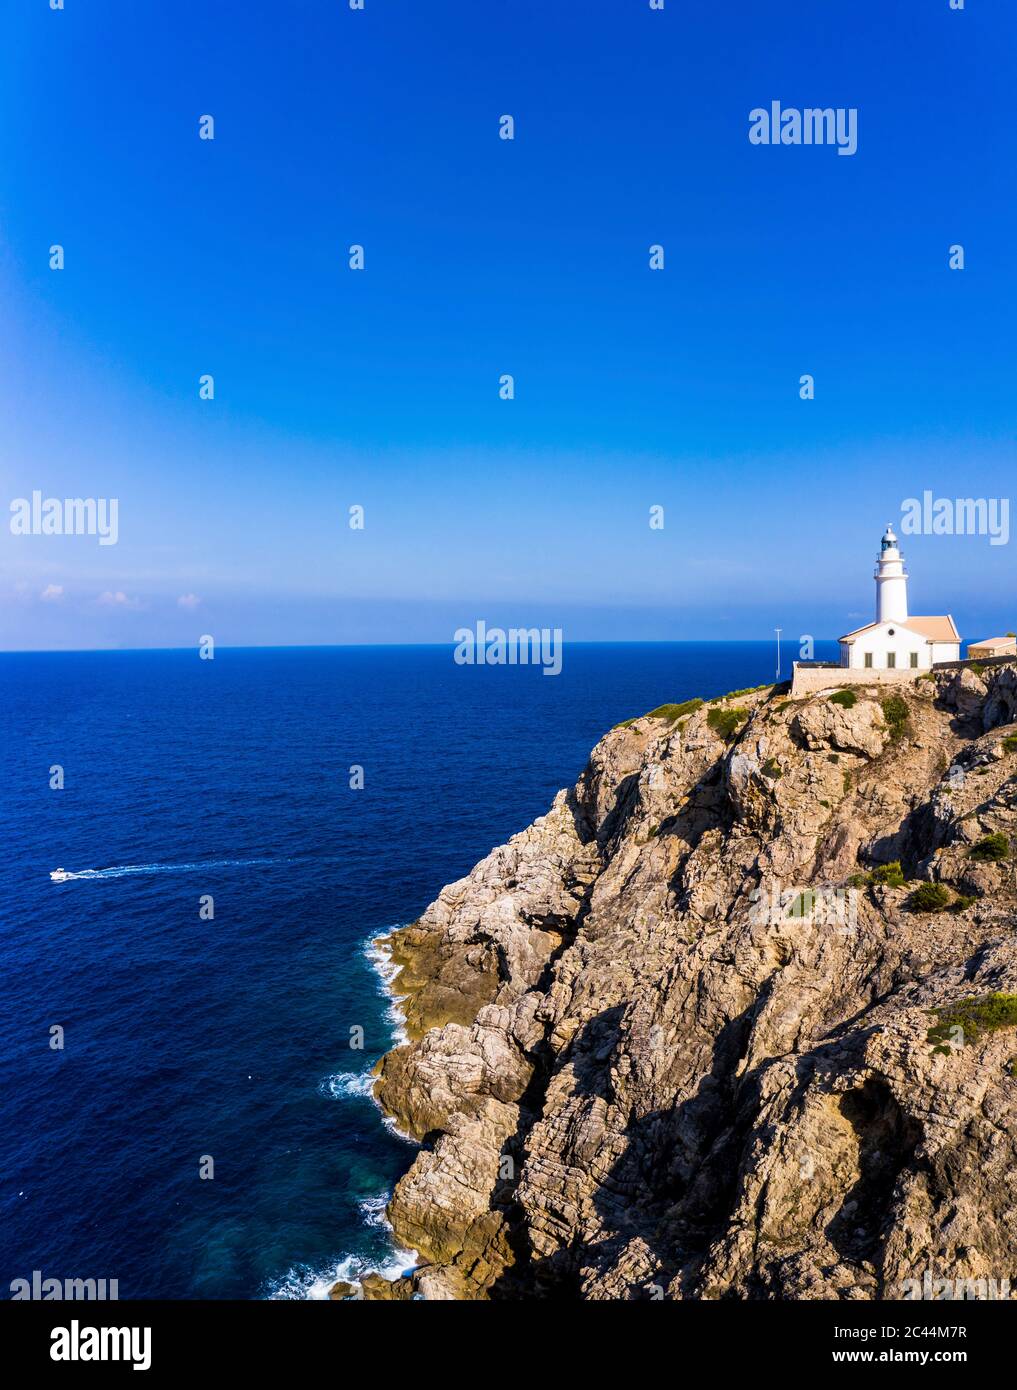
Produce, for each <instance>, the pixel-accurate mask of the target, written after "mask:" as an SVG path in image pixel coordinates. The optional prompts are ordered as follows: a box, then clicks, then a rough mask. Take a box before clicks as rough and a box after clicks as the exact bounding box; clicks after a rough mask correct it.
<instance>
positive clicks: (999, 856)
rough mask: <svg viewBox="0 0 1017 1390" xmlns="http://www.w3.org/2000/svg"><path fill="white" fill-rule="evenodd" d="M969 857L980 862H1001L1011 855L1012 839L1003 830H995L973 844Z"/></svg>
mask: <svg viewBox="0 0 1017 1390" xmlns="http://www.w3.org/2000/svg"><path fill="white" fill-rule="evenodd" d="M968 857H969V858H970V859H975V860H977V861H978V863H979V864H1001V863H1002V862H1003V860H1004V859H1008V858H1009V857H1010V841H1009V839H1008V838H1007V836H1006V835H1004V834H1003V832H1002V830H994V831H993V832H992V834H991V835H986V836H985V837H984V838H983V839H981V840H979V841H978V843H977V844H975V845H972V846H971V848H970V849H969V850H968Z"/></svg>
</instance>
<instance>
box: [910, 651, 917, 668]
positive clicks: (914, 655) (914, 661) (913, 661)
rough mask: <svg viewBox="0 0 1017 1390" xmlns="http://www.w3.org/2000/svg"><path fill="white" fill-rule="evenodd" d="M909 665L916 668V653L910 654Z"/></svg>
mask: <svg viewBox="0 0 1017 1390" xmlns="http://www.w3.org/2000/svg"><path fill="white" fill-rule="evenodd" d="M911 665H912V666H917V665H918V653H917V652H912V653H911Z"/></svg>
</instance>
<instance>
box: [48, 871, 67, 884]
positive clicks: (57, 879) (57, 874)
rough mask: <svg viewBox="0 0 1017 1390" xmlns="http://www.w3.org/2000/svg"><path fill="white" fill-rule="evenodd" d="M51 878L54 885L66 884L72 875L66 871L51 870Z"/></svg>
mask: <svg viewBox="0 0 1017 1390" xmlns="http://www.w3.org/2000/svg"><path fill="white" fill-rule="evenodd" d="M49 876H50V878H51V879H52V880H53V882H54V883H64V882H65V881H66V880H67V879H69V878H70V874H69V873H68V872H67V870H66V869H51V870H50V875H49Z"/></svg>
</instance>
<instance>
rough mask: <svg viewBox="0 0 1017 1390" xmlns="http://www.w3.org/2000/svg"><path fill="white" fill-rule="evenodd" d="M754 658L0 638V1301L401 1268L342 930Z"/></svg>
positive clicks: (388, 1140) (165, 1292) (378, 1010)
mask: <svg viewBox="0 0 1017 1390" xmlns="http://www.w3.org/2000/svg"><path fill="white" fill-rule="evenodd" d="M834 651H835V645H834V644H833V643H829V644H826V643H817V650H816V656H817V658H820V659H823V658H826V657H828V656H829V657H832V656H833V654H834ZM785 665H786V657H785ZM784 674H787V672H786V670H785V672H784ZM774 675H775V649H774V645H773V643H772V642H760V643H752V642H725V643H720V642H702V643H696V642H679V643H631V644H630V643H617V644H615V643H604V644H576V643H570V644H567V645H566V647H565V651H564V661H563V666H562V671H561V674H560V675H557V676H545V675H544V674H543V672H542V669H541V668H540V667H539V666H460V665H456V664H455V662H454V661H453V658H452V648H451V647H444V646H373V647H371V646H361V647H309V648H300V647H296V648H248V649H239V648H238V649H223V648H221V647H220V648H217V649H216V651H215V656H214V659H213V660H202V659H201V658H200V657H199V654H198V652H197V650H194V651H132V652H66V653H43V654H36V653H8V654H4V655H0V731H2V742H3V749H4V758H3V808H4V813H3V817H2V822H0V824H2V829H3V849H4V853H3V855H2V858H0V1297H10V1293H9V1292H8V1289H9V1286H10V1285H11V1283H12V1282H13V1281H15V1280H17V1279H28V1280H31V1278H32V1275H33V1271H36V1270H38V1271H40V1273H41V1276H42V1278H57V1279H61V1280H63V1279H69V1278H80V1279H97V1280H98V1279H107V1280H111V1279H116V1280H117V1284H118V1291H119V1296H120V1298H122V1299H125V1298H201V1299H212V1298H221V1299H225V1298H241V1299H262V1298H321V1297H326V1296H327V1292H328V1289H329V1288H330V1287H331V1285H332V1284H333V1282H334V1281H335V1280H336V1279H344V1278H345V1279H351V1278H356V1277H357V1275H358V1274H360V1273H363V1272H365V1271H367V1270H371V1269H377V1270H381V1271H383V1272H386V1273H388V1274H389V1275H394V1274H396V1273H398V1272H400V1271H401V1270H404V1269H406V1268H409V1267H410V1266H411V1265H412V1263H413V1258H414V1257H413V1254H412V1252H409V1251H401V1250H399V1249H398V1248H396V1247H395V1246H394V1244H393V1240H392V1235H391V1231H390V1230H389V1228H388V1226H387V1224H386V1221H385V1203H386V1201H387V1200H388V1197H389V1195H390V1193H391V1191H392V1187H393V1184H394V1183H395V1182H396V1181H397V1180H398V1179H399V1177H400V1176H401V1175H402V1173H404V1172H405V1171H406V1169H407V1168H408V1166H409V1165H410V1163H411V1162H412V1161H413V1157H414V1154H415V1152H416V1149H415V1147H414V1145H413V1144H412V1143H410V1142H409V1141H408V1140H406V1139H404V1138H402V1137H400V1136H399V1134H397V1133H396V1132H395V1131H394V1130H393V1128H392V1127H391V1126H390V1125H389V1124H387V1123H386V1122H385V1119H384V1117H383V1116H382V1114H381V1112H380V1111H379V1109H378V1108H377V1107H376V1105H375V1104H374V1102H373V1100H372V1099H371V1096H370V1092H369V1076H370V1069H371V1067H372V1065H373V1064H374V1062H375V1061H376V1060H377V1058H378V1057H379V1056H380V1055H381V1054H382V1053H383V1052H384V1051H386V1050H387V1049H388V1048H389V1047H390V1046H392V1045H393V1044H394V1043H395V1042H397V1041H398V1038H399V1024H400V1016H399V1013H398V1008H397V1006H395V1005H394V1002H393V1000H392V998H391V996H390V994H389V992H388V990H387V988H386V984H385V979H384V962H383V961H382V960H381V959H380V958H379V956H378V953H377V952H376V951H375V950H374V949H373V948H372V945H371V943H372V942H373V940H374V939H375V938H376V937H378V936H379V935H381V934H383V933H385V932H387V931H389V930H390V929H391V928H392V927H395V926H400V925H402V924H404V923H407V922H410V921H413V920H414V919H415V918H416V917H418V916H419V915H420V913H421V912H422V911H423V909H424V908H425V907H426V906H427V904H428V903H429V902H430V901H432V899H433V898H434V897H435V896H436V895H437V894H438V892H439V891H440V889H441V888H442V887H443V885H444V884H446V883H449V882H451V881H453V880H455V879H457V878H460V877H462V876H463V875H464V874H466V873H468V872H469V870H470V869H471V867H472V866H473V865H474V864H475V863H476V862H477V861H478V860H479V859H481V858H482V857H483V856H484V855H485V854H487V853H488V851H489V850H490V849H491V848H492V847H493V846H495V845H497V844H500V843H502V842H503V841H504V840H506V839H507V838H508V837H509V836H510V835H512V834H514V833H515V832H516V831H518V830H521V829H522V828H523V827H524V826H526V825H527V824H528V823H529V822H530V821H531V820H532V819H533V818H534V817H535V816H538V815H540V814H542V813H543V812H544V811H545V810H546V809H547V807H548V806H549V804H550V802H551V800H552V798H553V797H554V795H555V793H556V792H557V791H558V789H559V788H561V787H565V786H569V785H571V784H572V783H573V782H574V781H575V779H576V777H577V775H578V774H579V772H580V771H581V770H582V768H583V766H584V764H585V762H586V759H587V757H588V754H589V751H590V749H591V748H592V747H593V745H594V743H596V741H597V740H598V739H599V738H600V737H601V735H602V734H603V733H604V732H605V731H606V730H608V729H609V728H611V726H612V725H614V724H616V723H617V722H619V721H620V720H622V719H627V718H629V717H631V716H633V715H638V714H641V713H644V712H646V711H648V710H650V709H652V708H655V707H656V706H657V705H660V704H662V703H665V702H669V701H681V700H685V699H688V698H690V697H692V696H694V695H702V696H704V697H709V696H711V695H717V694H722V693H724V692H726V691H728V690H731V689H734V688H739V687H743V686H748V685H755V684H758V683H760V682H763V681H766V680H771V679H773V677H774ZM58 868H60V869H63V870H64V872H65V874H66V875H67V877H66V878H65V879H64V880H63V881H54V880H53V879H52V878H51V873H52V872H53V871H55V870H56V869H58Z"/></svg>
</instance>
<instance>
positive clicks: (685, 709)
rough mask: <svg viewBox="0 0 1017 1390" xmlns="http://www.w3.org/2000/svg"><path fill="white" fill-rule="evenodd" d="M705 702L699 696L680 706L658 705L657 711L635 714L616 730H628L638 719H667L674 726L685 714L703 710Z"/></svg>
mask: <svg viewBox="0 0 1017 1390" xmlns="http://www.w3.org/2000/svg"><path fill="white" fill-rule="evenodd" d="M703 704H704V701H702V700H700V699H699V697H698V696H696V698H695V699H694V700H686V701H685V702H684V703H683V704H680V705H658V706H657V708H656V709H651V710H650V712H649V714H643V715H638V714H635V715H633V716H632V718H631V719H623V720H622V721H621V722H620V723H619V724H616V725H615V726H614V727H615V728H616V729H627V728H629V727H630V725H632V724H634V723H635V722H636V720H637V719H666V720H667V721H668V723H669V724H673V723H674V721H675V720H676V719H680V718H681V717H682V715H683V714H693V713H694V712H695V711H696V710H697V709H702V707H703Z"/></svg>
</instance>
